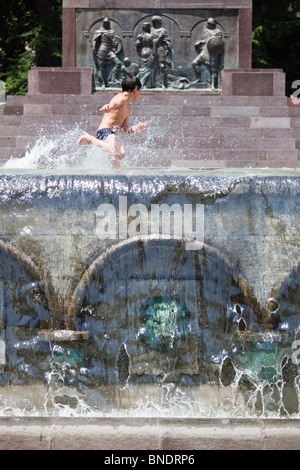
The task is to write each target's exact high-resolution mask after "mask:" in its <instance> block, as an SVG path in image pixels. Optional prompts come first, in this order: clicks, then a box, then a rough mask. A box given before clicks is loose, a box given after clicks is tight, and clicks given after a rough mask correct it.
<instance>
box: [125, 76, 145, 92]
mask: <svg viewBox="0 0 300 470" xmlns="http://www.w3.org/2000/svg"><path fill="white" fill-rule="evenodd" d="M135 88H137V89H138V90H140V89H141V88H142V84H141V82H140V79H139V78H138V77H134V76H133V75H126V77H124V78H123V80H122V91H133V90H134V89H135Z"/></svg>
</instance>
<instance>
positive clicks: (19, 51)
mask: <svg viewBox="0 0 300 470" xmlns="http://www.w3.org/2000/svg"><path fill="white" fill-rule="evenodd" d="M61 3H62V2H61V0H1V11H0V21H1V30H0V79H1V80H4V81H5V83H6V93H7V94H10V95H16V94H25V93H27V79H28V71H29V69H30V68H31V67H32V66H33V65H36V66H41V67H43V66H44V67H47V66H49V67H59V66H60V65H61V36H62V35H61Z"/></svg>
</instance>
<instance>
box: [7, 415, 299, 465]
mask: <svg viewBox="0 0 300 470" xmlns="http://www.w3.org/2000/svg"><path fill="white" fill-rule="evenodd" d="M25 428H26V433H24V429H25ZM299 439H300V420H299V419H296V420H295V419H293V420H291V419H251V418H250V419H244V418H241V419H232V418H230V419H220V418H218V419H198V418H194V419H193V418H189V419H185V418H176V419H175V418H158V417H157V418H144V417H143V418H83V417H81V418H80V419H78V418H42V417H41V418H34V417H30V418H26V417H20V418H17V417H14V418H12V417H3V418H1V419H0V449H1V450H63V449H64V450H106V451H117V450H119V451H120V450H128V449H131V450H137V451H140V450H145V451H151V452H152V453H153V452H154V451H170V450H172V451H177V453H178V454H181V455H183V454H184V450H185V451H189V455H192V454H193V455H195V459H197V458H199V456H198V455H197V450H296V449H298V448H299ZM178 449H184V450H181V451H179V452H178ZM126 455H128V452H127V454H126ZM142 455H143V454H142ZM146 455H147V454H146V453H145V456H144V455H143V458H145V457H146ZM118 456H120V453H118Z"/></svg>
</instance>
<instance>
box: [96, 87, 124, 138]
mask: <svg viewBox="0 0 300 470" xmlns="http://www.w3.org/2000/svg"><path fill="white" fill-rule="evenodd" d="M100 111H103V112H104V116H103V118H102V121H101V123H100V126H99V129H105V128H109V129H112V128H118V129H124V130H126V126H128V120H129V116H130V113H131V106H130V104H129V93H128V92H126V91H125V92H122V93H118V94H117V95H116V96H114V97H113V98H112V100H111V101H110V103H109V104H105V105H104V106H103V107H102V108H101V109H100Z"/></svg>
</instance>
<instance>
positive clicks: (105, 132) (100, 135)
mask: <svg viewBox="0 0 300 470" xmlns="http://www.w3.org/2000/svg"><path fill="white" fill-rule="evenodd" d="M111 134H115V132H114V131H112V130H111V129H109V127H106V128H104V129H99V130H98V131H97V132H96V138H97V139H98V140H105V139H107V137H108V136H109V135H111Z"/></svg>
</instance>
